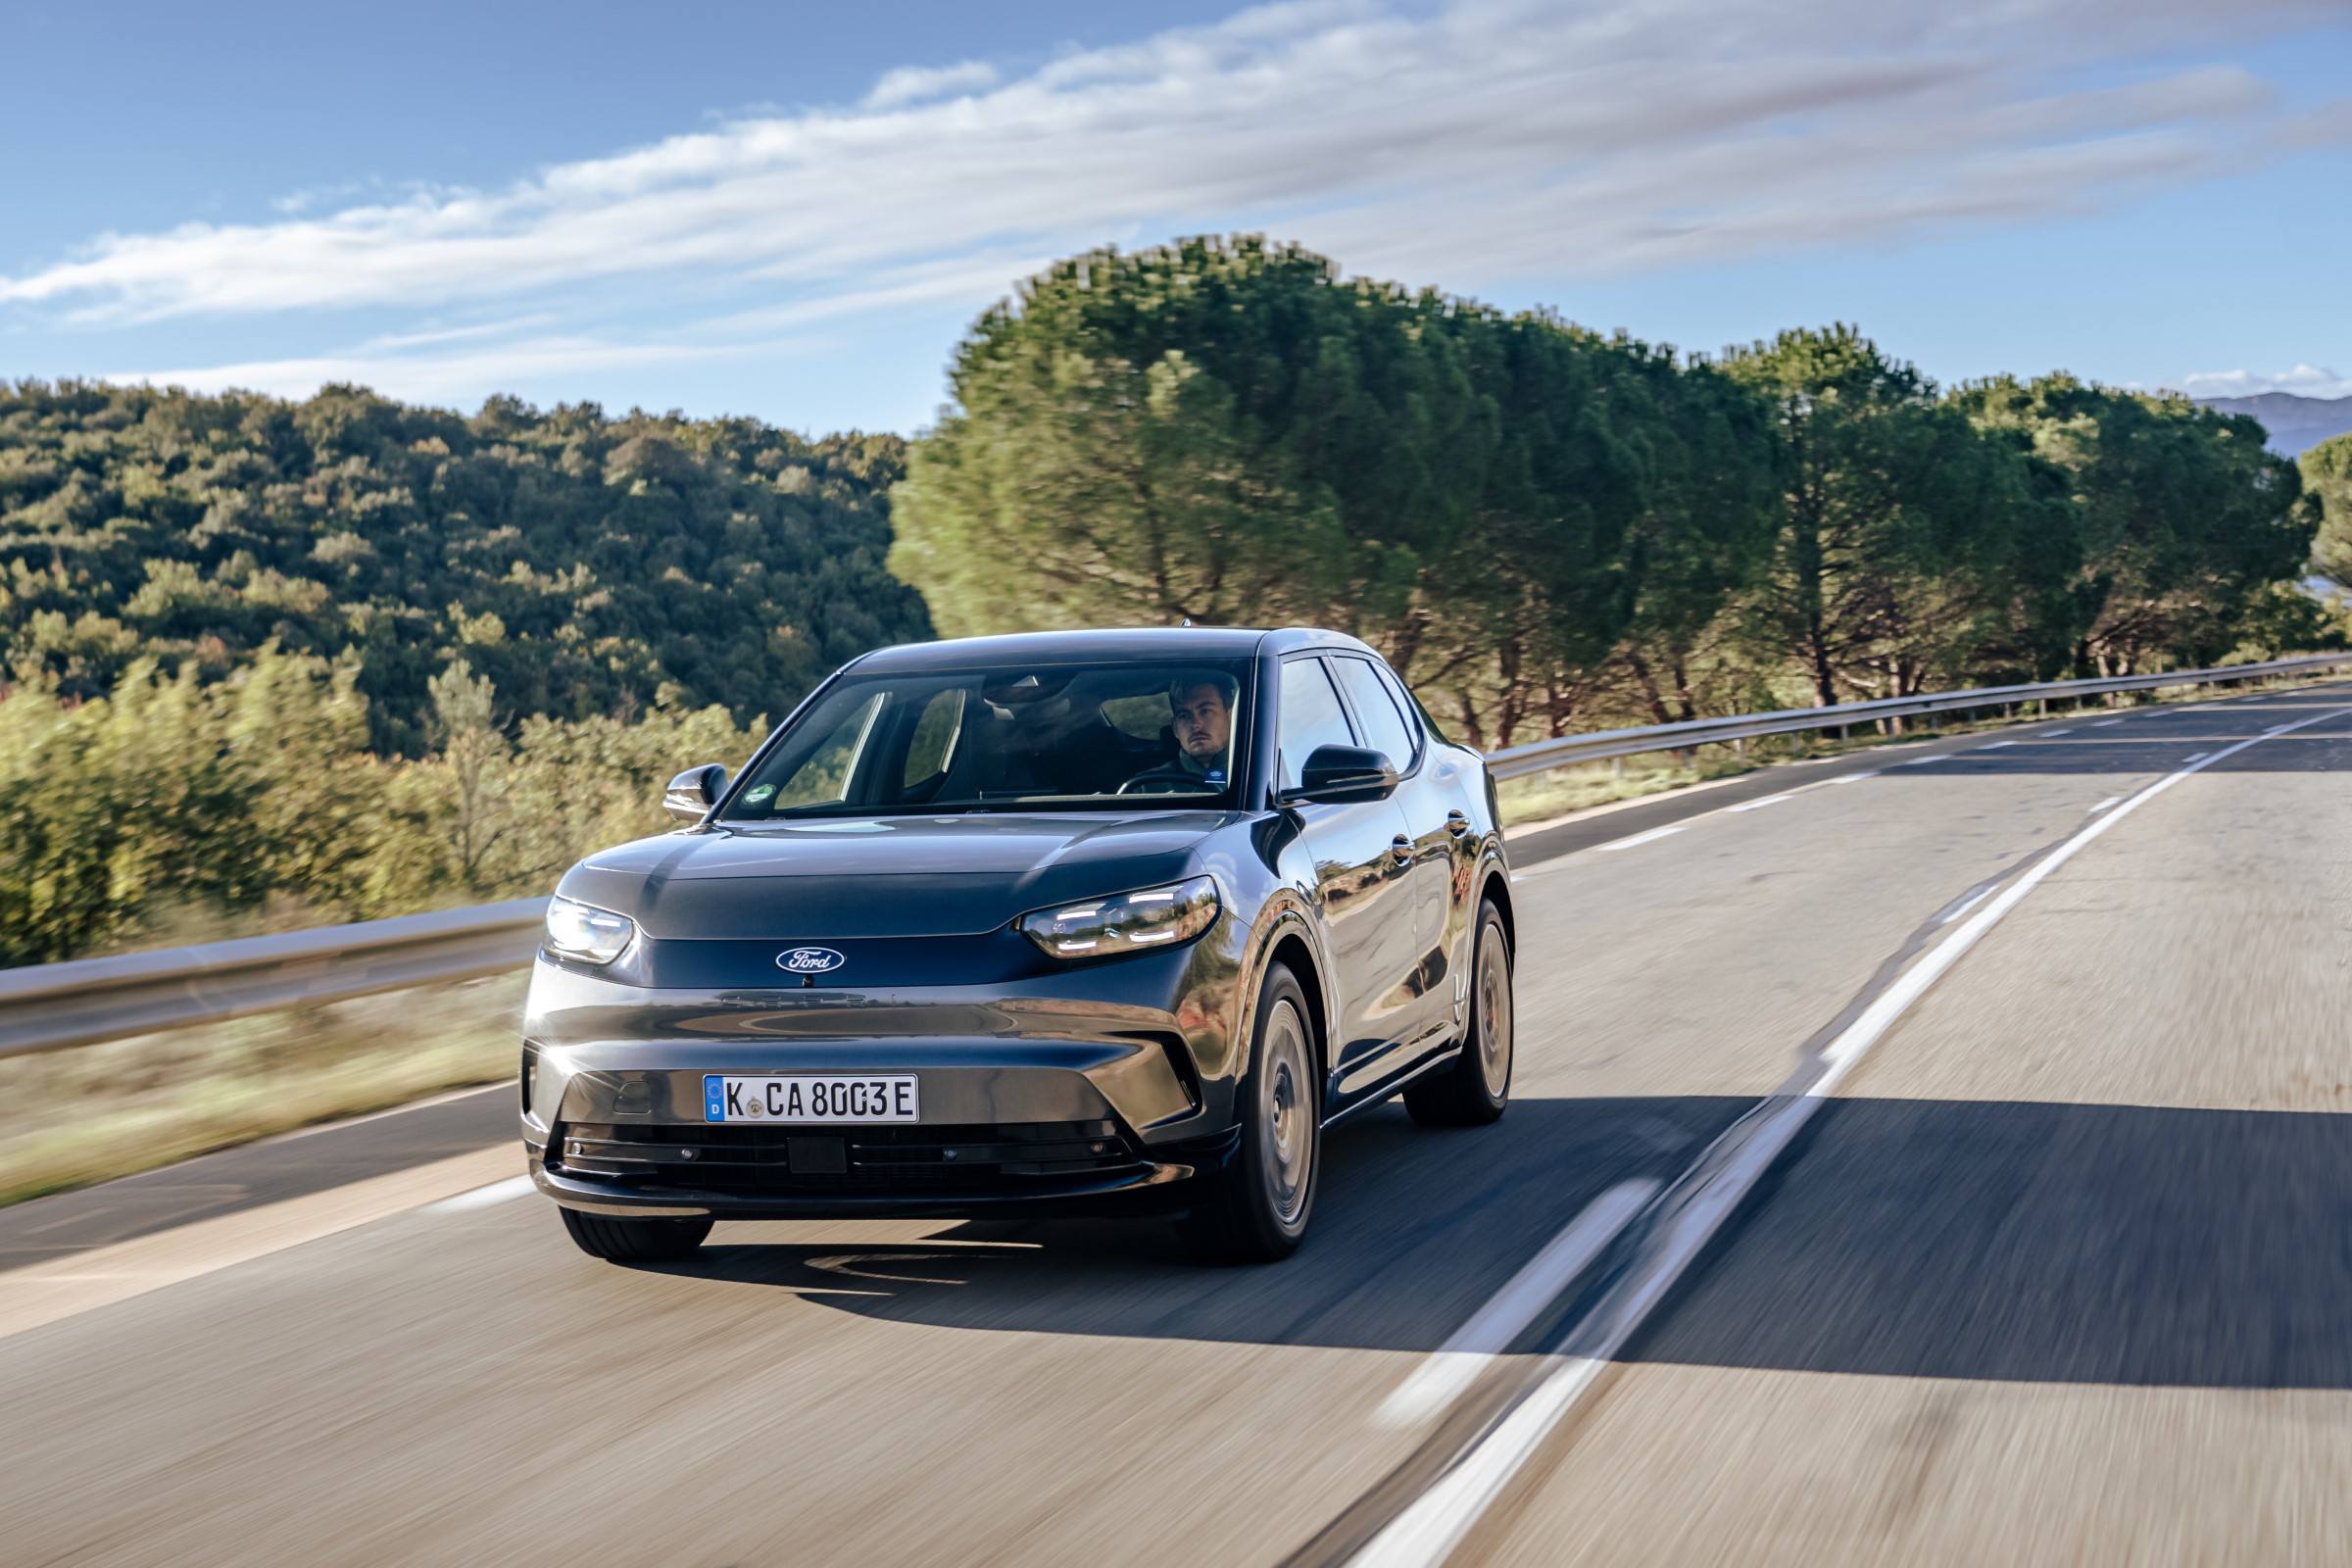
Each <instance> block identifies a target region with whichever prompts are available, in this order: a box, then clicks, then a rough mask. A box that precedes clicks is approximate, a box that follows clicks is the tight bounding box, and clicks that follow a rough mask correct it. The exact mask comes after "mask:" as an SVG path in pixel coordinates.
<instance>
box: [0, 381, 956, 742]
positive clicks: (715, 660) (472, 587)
mask: <svg viewBox="0 0 2352 1568" xmlns="http://www.w3.org/2000/svg"><path fill="white" fill-rule="evenodd" d="M904 450H905V449H904V443H903V442H902V441H901V440H900V439H899V438H898V437H896V436H889V435H883V436H857V435H850V436H833V437H829V438H827V439H826V440H823V441H818V442H809V441H804V440H802V439H801V438H800V437H798V436H795V435H793V434H792V433H791V432H789V431H785V430H778V429H775V428H772V427H770V426H768V425H764V424H761V423H760V422H758V421H757V420H752V419H711V420H687V419H682V418H679V417H666V418H663V417H650V416H646V415H642V414H632V415H630V416H629V417H626V418H620V419H613V418H607V417H605V415H604V414H603V413H602V411H600V410H599V409H597V408H596V407H595V406H594V405H580V406H576V407H570V408H561V409H558V410H556V411H555V412H553V413H551V414H542V413H539V412H537V411H536V410H533V409H530V408H527V407H525V406H524V405H522V404H520V403H518V402H516V401H515V400H514V399H512V398H493V399H491V400H490V401H489V402H488V403H487V404H485V405H484V406H483V408H482V410H481V412H480V413H479V414H476V415H475V416H474V417H471V418H464V417H459V416H458V415H455V414H450V413H445V412H443V411H441V410H437V409H418V408H409V407H405V406H403V405H401V404H398V403H393V402H390V401H387V400H386V399H383V398H379V397H376V396H374V395H372V394H371V393H368V392H366V391H362V390H358V389H355V388H350V387H329V388H327V389H326V390H325V391H323V392H321V393H319V395H318V396H317V397H315V398H313V399H311V400H310V401H309V402H307V403H285V402H281V401H278V400H276V399H273V398H265V397H257V396H250V395H243V394H233V393H232V394H230V395H228V396H226V397H217V398H215V397H194V396H190V395H187V394H185V393H180V392H157V391H151V390H148V389H146V388H124V387H112V386H99V385H86V384H85V385H75V384H66V385H59V386H54V387H50V386H42V385H38V384H25V385H19V386H16V387H13V388H11V387H8V386H5V385H0V639H4V641H0V657H4V658H5V660H6V667H7V671H8V676H9V679H10V680H11V681H12V682H15V683H18V684H25V683H31V684H36V685H43V686H46V687H48V688H49V689H52V690H54V691H55V692H57V694H58V695H60V696H62V697H67V698H74V697H96V696H100V695H103V694H104V693H106V692H107V691H109V690H110V689H111V688H112V687H113V686H114V684H115V682H116V680H117V679H118V678H119V677H120V676H121V675H122V673H123V670H124V669H126V668H127V667H128V666H129V664H130V663H131V662H132V661H134V660H138V659H150V660H156V661H160V662H164V663H166V664H177V663H179V662H192V663H193V664H194V665H195V667H196V668H197V669H198V670H199V671H200V672H201V673H202V674H203V675H205V676H206V677H208V678H217V677H219V676H221V675H225V674H226V673H227V672H228V671H230V670H231V669H234V668H238V667H242V666H243V665H245V664H247V663H249V662H251V661H252V660H253V659H254V658H255V656H256V655H257V654H258V653H259V651H260V650H261V649H262V648H263V647H264V646H265V645H268V644H271V643H274V644H275V645H276V646H277V647H278V648H280V649H282V650H283V651H285V652H287V653H295V654H316V655H320V656H324V657H327V658H330V659H336V660H339V661H342V662H347V663H349V664H350V666H351V667H352V669H353V670H354V675H353V690H354V691H355V692H356V693H357V694H358V695H359V696H361V697H364V698H366V699H367V703H368V737H369V741H370V744H371V745H373V746H374V747H375V748H376V749H377V750H379V751H383V752H388V753H400V754H403V755H410V756H414V755H417V754H419V753H421V751H422V750H423V749H424V748H425V746H426V745H427V741H428V737H427V734H426V729H427V725H428V723H429V715H430V708H431V699H430V697H429V694H428V693H427V690H426V683H427V682H428V681H429V680H430V679H431V677H432V676H433V675H434V674H435V673H437V672H438V671H439V670H441V669H442V668H443V667H444V666H445V665H447V664H448V662H450V661H451V660H452V659H455V658H461V657H462V658H464V659H465V660H466V662H468V663H469V664H470V665H471V666H472V667H473V668H474V669H475V670H476V671H478V672H479V673H481V674H483V675H485V676H487V677H488V678H489V679H490V680H492V681H493V682H494V683H495V684H496V686H497V689H498V693H499V701H500V705H501V709H502V711H503V713H504V715H505V717H506V718H507V719H508V720H509V721H510V722H513V721H516V720H519V719H520V718H521V717H523V716H525V715H528V714H532V713H545V714H548V715H550V716H553V717H559V718H585V717H588V716H590V715H594V714H613V713H617V714H623V715H625V714H628V713H630V712H634V711H639V710H641V709H644V708H648V707H651V706H653V705H654V704H656V703H657V702H662V701H667V702H670V703H672V704H675V705H678V706H682V707H700V706H702V705H705V704H710V703H717V704H720V705H722V706H724V707H725V708H726V709H727V710H728V711H730V712H731V713H733V714H734V716H735V718H736V720H737V721H738V722H739V723H748V722H750V721H751V720H752V719H753V718H754V717H755V716H757V715H759V714H760V713H770V714H776V715H781V714H782V713H784V712H785V711H788V710H789V709H790V708H791V707H792V705H793V704H794V703H796V702H797V701H799V699H800V698H801V696H802V695H803V694H804V693H806V692H807V691H808V689H809V687H810V686H811V685H813V684H814V683H815V682H816V680H817V679H818V678H820V677H821V676H823V675H824V674H826V673H828V672H829V671H831V670H832V669H833V668H834V667H835V666H836V665H838V664H840V663H841V662H843V661H845V660H847V659H850V658H852V657H854V656H855V655H857V654H858V653H861V652H863V651H864V650H865V649H868V648H871V647H873V646H874V645H875V644H877V643H886V642H897V641H903V640H905V639H907V638H913V637H923V636H926V635H928V633H929V630H930V626H929V622H928V620H927V619H926V617H925V614H924V611H923V604H922V600H921V597H920V596H919V595H918V594H916V593H915V592H914V590H913V589H911V588H908V587H907V586H906V585H904V584H902V583H901V582H899V581H898V580H897V579H895V578H893V577H891V576H890V575H889V574H888V573H887V572H886V571H884V569H883V565H882V558H883V555H884V552H885V551H887V549H888V548H889V542H890V533H889V520H888V519H889V502H888V499H887V497H888V491H889V489H890V486H891V485H892V484H893V483H894V482H895V481H896V480H897V478H898V476H899V473H900V470H901V467H902V465H903V463H904Z"/></svg>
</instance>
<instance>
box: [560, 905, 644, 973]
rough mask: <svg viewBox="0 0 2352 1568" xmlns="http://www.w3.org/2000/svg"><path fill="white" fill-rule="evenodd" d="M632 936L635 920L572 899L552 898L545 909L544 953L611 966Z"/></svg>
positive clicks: (634, 933) (633, 934)
mask: <svg viewBox="0 0 2352 1568" xmlns="http://www.w3.org/2000/svg"><path fill="white" fill-rule="evenodd" d="M636 934H637V922H636V921H634V920H632V919H630V918H629V917H628V916H627V915H625V914H614V913H613V911H612V910H611V909H600V908H598V907H595V906H594V905H592V904H581V903H578V902H577V901H575V900H572V899H554V900H551V901H550V902H549V904H548V906H547V948H548V951H549V952H550V953H556V954H561V955H562V956H564V957H566V958H577V959H578V960H579V961H580V962H582V963H611V962H612V961H613V959H614V958H617V957H619V956H620V954H621V950H622V949H623V948H626V947H627V946H628V945H629V938H631V937H633V936H635V935H636Z"/></svg>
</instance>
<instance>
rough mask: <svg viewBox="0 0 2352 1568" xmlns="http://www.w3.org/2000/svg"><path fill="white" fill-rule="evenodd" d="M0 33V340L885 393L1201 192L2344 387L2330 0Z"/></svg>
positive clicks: (751, 394)
mask: <svg viewBox="0 0 2352 1568" xmlns="http://www.w3.org/2000/svg"><path fill="white" fill-rule="evenodd" d="M12 26H13V38H12V56H13V61H12V66H13V69H12V71H11V110H12V114H11V124H12V129H13V134H11V135H10V136H9V137H7V138H6V139H5V141H0V212H5V213H6V214H7V215H8V217H7V221H6V222H5V224H0V376H41V377H58V376H67V375H102V376H109V377H115V378H127V379H141V378H153V379H156V380H158V381H163V380H174V381H179V382H182V383H185V384H189V385H193V386H199V387H207V388H211V387H219V386H224V385H243V386H255V387H261V388H264V389H266V390H270V391H274V392H281V393H286V394H289V395H302V394H304V393H306V392H308V391H309V390H311V389H312V388H314V387H316V386H317V385H318V384H319V382H320V381H322V380H328V379H337V380H340V379H353V380H360V381H364V382H367V383H368V384H371V385H374V386H377V387H378V388H380V389H381V390H384V391H386V392H389V393H392V394H395V395H398V396H403V397H409V398H416V399H421V400H425V401H430V402H435V403H441V404H446V405H451V406H456V407H461V408H468V409H469V408H472V407H474V406H476V405H478V403H479V402H480V400H481V398H482V397H483V396H484V395H486V394H487V393H489V392H491V391H494V390H500V391H514V392H518V393H520V394H521V395H523V396H524V397H527V398H529V399H531V400H533V401H535V402H539V403H542V404H547V403H554V402H558V401H564V400H570V399H577V398H592V399H595V400H598V401H600V402H603V403H604V404H606V405H607V406H608V407H610V408H613V409H619V408H625V407H628V406H631V405H641V406H644V407H648V408H655V409H664V408H682V409H685V410H687V411H689V412H692V413H697V414H711V413H740V414H752V415H757V416H760V417H765V418H769V419H773V420H776V421H778V422H781V423H786V424H790V425H793V426H796V427H800V428H804V429H809V430H826V429H834V428H842V427H847V426H852V425H856V426H861V427H864V428H868V429H874V428H895V429H903V430H911V429H914V428H916V427H919V426H920V425H921V424H923V423H925V422H927V421H928V420H929V419H930V418H931V417H932V416H933V414H934V412H935V410H936V409H937V407H938V405H939V403H940V401H941V400H942V398H943V397H944V396H945V394H946V383H945V377H944V367H945V364H946V361H947V357H948V354H949V351H950V349H951V348H952V346H953V344H954V342H955V340H956V337H957V335H958V334H959V333H960V332H961V331H962V329H963V327H964V326H965V325H966V323H968V322H969V320H970V319H971V318H972V317H973V316H974V315H975V314H976V313H977V312H978V311H979V310H980V309H982V308H984V307H985V306H987V305H988V304H989V303H991V302H993V301H994V300H996V299H999V298H1001V297H1003V296H1004V295H1005V294H1006V293H1007V292H1009V290H1010V288H1011V285H1012V284H1013V283H1014V281H1015V280H1016V279H1018V278H1019V277H1021V276H1023V275H1025V274H1026V273H1027V272H1028V271H1030V270H1034V269H1035V268H1036V267H1037V266H1039V265H1040V264H1042V263H1043V262H1044V261H1046V260H1048V259H1050V258H1053V257H1055V256H1059V255H1065V254H1068V253H1070V252H1073V251H1076V250H1081V249H1084V248H1086V247H1087V246H1089V245H1093V244H1099V243H1105V242H1108V243H1116V244H1119V245H1122V246H1130V247H1132V246H1136V245H1145V244H1151V243H1153V242H1156V241H1158V240H1162V239H1165V238H1167V237H1170V236H1172V235H1175V234H1179V233H1193V232H1204V231H1232V230H1242V229H1247V230H1259V231H1264V232H1266V233H1269V234H1272V235H1275V236H1277V237H1281V238H1288V239H1297V240H1299V241H1301V242H1303V243H1306V244H1309V245H1311V246H1313V247H1315V248H1317V249H1319V250H1322V251H1324V252H1325V253H1327V254H1329V255H1331V256H1333V257H1334V258H1335V259H1337V260H1338V261H1339V262H1340V263H1341V264H1342V265H1343V266H1345V267H1346V268H1348V270H1351V271H1355V272H1360V273H1365V274H1369V275H1375V276H1382V277H1392V278H1397V279H1399V280H1402V281H1405V282H1408V283H1412V284H1416V285H1418V284H1434V285H1437V286H1439V287H1442V288H1446V289H1447V290H1450V291H1453V292H1457V293H1465V294H1471V295H1475V296H1477V297H1480V298H1483V299H1486V300H1488V301H1491V302H1493V303H1495V304H1498V305H1502V306H1506V307H1511V308H1518V307H1523V306H1531V305H1547V306H1551V307H1553V308H1555V309H1557V310H1559V311H1560V312H1561V313H1562V314H1563V315H1565V316H1567V317H1568V318H1570V319H1574V320H1577V321H1581V322H1584V323H1586V324H1589V325H1592V326H1596V327H1601V328H1618V327H1622V328H1625V329H1627V330H1629V331H1631V332H1633V333H1634V334H1635V335H1637V336H1639V337H1642V338H1646V339H1649V340H1652V341H1664V342H1671V343H1675V344H1678V345H1680V346H1682V347H1684V348H1688V349H1713V348H1717V347H1720V346H1722V345H1724V344H1726V343H1731V342H1739V341H1745V340H1747V339H1751V338H1755V337H1758V336H1764V335H1768V334H1769V333H1771V332H1772V331H1774V330H1776V329H1778V328H1780V327H1782V326H1787V325H1794V324H1800V323H1818V322H1822V321H1827V320H1831V319H1844V320H1851V321H1856V322H1858V323H1860V324H1861V325H1862V326H1863V328H1864V329H1865V330H1867V331H1869V332H1871V333H1872V334H1873V335H1874V336H1876V337H1877V338H1878V339H1879V340H1880V341H1881V342H1882V343H1883V344H1885V345H1886V346H1887V348H1889V349H1890V350H1892V351H1893V352H1895V353H1897V354H1900V355H1903V356H1905V357H1908V358H1910V359H1913V360H1915V361H1917V362H1918V363H1919V364H1920V365H1921V367H1922V368H1925V369H1926V370H1927V371H1928V372H1929V373H1930V374H1933V375H1935V376H1936V377H1937V378H1939V379H1942V380H1945V381H1956V380H1960V379H1964V378H1968V377H1973V376H1978V375H1984V374H1988V373H1992V372H1995V371H1999V370H2004V369H2006V370H2015V371H2019V372H2022V373H2034V372H2037V371H2040V370H2045V369H2050V368H2068V369H2072V370H2074V371H2076V372H2078V373H2080V374H2082V375H2086V376H2091V377H2094V378H2097V379H2100V380H2105V381H2110V382H2117V383H2124V384H2135V385H2178V386H2185V387H2188V388H2189V389H2190V390H2193V391H2199V392H2206V393H2214V392H2228V391H2252V390H2261V389H2264V388H2267V387H2272V386H2281V387H2285V388H2288V389H2291V390H2298V391H2305V392H2309V393H2313V394H2316V395H2321V396H2333V395H2342V394H2345V393H2352V379H2347V377H2352V311H2347V310H2346V309H2345V308H2344V305H2343V294H2344V289H2343V285H2342V281H2341V276H2342V273H2343V271H2344V268H2345V258H2346V257H2347V256H2352V203H2347V202H2346V201H2345V199H2344V197H2345V195H2346V193H2347V192H2352V96H2347V94H2352V21H2348V20H2347V14H2346V12H2345V10H2344V8H2343V7H2342V5H2341V4H2340V0H2327V3H2311V0H2236V3H2233V4H2232V5H2231V6H2229V7H2227V8H2225V7H2221V6H2217V5H2213V4H2211V3H2209V0H2194V3H2190V0H2063V3H2062V0H2005V3H2003V4H2001V5H2000V6H1998V7H1997V9H1996V8H1993V7H1986V6H1980V7H1974V8H1970V7H1955V6H1936V7H1928V6H1918V5H1894V6H1889V5H1887V3H1886V0H1869V3H1866V0H1784V3H1782V4H1780V5H1776V6H1774V7H1769V8H1767V7H1757V6H1754V5H1752V4H1749V3H1746V0H1642V3H1619V4H1609V3H1589V4H1588V3H1545V4H1534V3H1527V0H1397V3H1382V0H1306V3H1298V4H1282V5H1273V6H1261V7H1255V8H1242V7H1237V6H1234V5H1231V4H1204V3H1188V4H1161V5H1138V4H1131V5H1124V6H1105V5H1103V4H1100V3H1099V0H1097V3H1089V4H1075V3H1061V0H1048V3H1035V4H1025V5H1020V6H1009V5H1004V6H994V7H982V6H975V5H971V4H968V3H966V4H961V5H949V4H895V5H894V4H888V3H875V4H869V5H866V6H862V7H844V6H840V5H837V4H834V5H823V6H817V5H794V4H777V3H770V4H767V5H762V6H753V5H742V4H715V5H677V6H672V7H669V8H662V9H658V10H652V9H648V8H644V7H642V6H632V7H622V6H619V5H612V4H604V3H601V0H582V3H577V4H573V5H569V6H566V7H563V8H553V7H548V8H530V9H527V10H526V9H524V8H506V9H500V8H495V7H489V6H481V5H478V4H477V5H472V6H458V5H452V4H444V3H441V0H428V3H423V4H407V5H403V6H401V7H398V8H381V7H344V8H319V7H316V6H302V7H296V6H291V5H237V4H227V5H221V6H215V7H210V8H203V9H201V10H196V11H191V10H189V9H188V8H185V7H172V8H166V7H163V6H158V5H130V6H123V7H116V8H110V9H99V10H93V9H91V8H87V7H67V6H63V5H58V4H42V3H36V4H34V5H31V6H27V7H25V8H21V9H20V10H19V11H18V12H17V13H16V14H15V16H14V18H13V19H12ZM28 128H31V129H33V130H34V132H35V133H32V134H27V133H26V132H27V129H28Z"/></svg>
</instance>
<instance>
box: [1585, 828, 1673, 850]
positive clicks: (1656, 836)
mask: <svg viewBox="0 0 2352 1568" xmlns="http://www.w3.org/2000/svg"><path fill="white" fill-rule="evenodd" d="M1682 830H1683V829H1682V825H1681V824H1680V823H1676V824H1674V825H1672V826H1668V827H1653V828H1651V829H1650V830H1649V831H1648V832H1646V833H1636V834H1635V835H1633V836H1632V837H1631V838H1623V839H1612V840H1611V841H1610V842H1608V843H1606V844H1595V845H1593V854H1595V855H1613V854H1615V853H1616V852H1617V851H1619V850H1630V849H1632V848H1633V847H1634V846H1635V845H1637V844H1655V843H1656V842H1657V841H1658V840H1660V839H1662V838H1666V837H1668V836H1669V835H1672V834H1675V833H1680V832H1681V831H1682Z"/></svg>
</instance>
